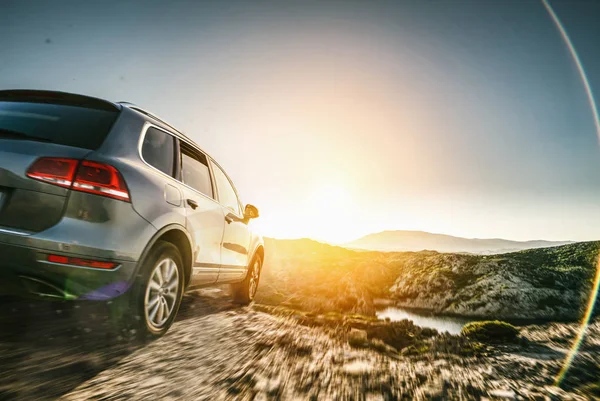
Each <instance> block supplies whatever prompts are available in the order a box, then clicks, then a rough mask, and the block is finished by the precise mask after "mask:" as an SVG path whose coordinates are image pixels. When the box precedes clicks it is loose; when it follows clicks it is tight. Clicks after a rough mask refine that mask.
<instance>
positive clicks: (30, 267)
mask: <svg viewBox="0 0 600 401" xmlns="http://www.w3.org/2000/svg"><path fill="white" fill-rule="evenodd" d="M28 242H30V243H31V245H32V246H20V245H15V244H9V243H3V242H0V294H3V295H16V296H26V297H36V298H37V297H41V298H54V299H66V300H69V299H88V300H108V299H112V298H115V297H118V296H119V295H121V294H123V293H125V292H127V291H128V290H129V288H130V287H131V283H132V278H133V276H134V273H135V270H136V265H137V263H136V262H133V261H122V260H115V259H111V258H110V257H109V255H107V256H108V257H107V258H103V259H98V258H97V257H94V259H95V260H106V261H112V262H117V263H119V266H118V267H116V268H115V269H112V270H102V269H93V268H87V267H80V266H73V265H61V264H57V263H51V262H48V261H47V257H48V255H49V254H51V253H52V254H58V255H64V256H76V257H81V255H75V254H69V253H65V252H56V251H50V250H47V249H43V248H37V247H35V245H36V241H35V240H33V239H31V238H29V240H28ZM110 253H112V252H110Z"/></svg>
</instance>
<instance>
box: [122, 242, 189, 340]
mask: <svg viewBox="0 0 600 401" xmlns="http://www.w3.org/2000/svg"><path fill="white" fill-rule="evenodd" d="M183 275H184V273H183V261H182V259H181V254H180V253H179V250H178V249H177V247H176V246H175V245H173V244H171V243H169V242H163V241H160V242H158V243H157V244H156V245H155V246H154V248H153V249H152V251H150V253H149V255H148V257H147V258H146V260H145V261H144V264H143V265H142V266H141V271H140V274H139V275H138V277H137V280H136V283H135V284H134V287H133V288H132V289H131V292H130V295H129V300H128V304H129V305H130V307H131V309H132V311H133V317H131V315H130V316H129V319H128V320H129V322H127V323H128V324H127V325H128V326H129V327H131V328H133V329H134V330H135V331H133V332H132V334H133V335H134V336H135V337H137V338H139V339H153V338H158V337H160V336H162V335H163V334H165V333H166V332H167V330H168V329H169V327H171V325H172V324H173V322H174V321H175V317H176V315H177V311H178V310H179V306H180V305H181V298H182V296H183V283H184V280H183Z"/></svg>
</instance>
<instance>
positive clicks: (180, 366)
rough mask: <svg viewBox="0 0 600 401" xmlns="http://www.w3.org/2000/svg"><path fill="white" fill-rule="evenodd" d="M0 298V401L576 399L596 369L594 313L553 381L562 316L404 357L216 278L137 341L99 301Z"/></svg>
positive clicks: (564, 337) (569, 332) (564, 329)
mask: <svg viewBox="0 0 600 401" xmlns="http://www.w3.org/2000/svg"><path fill="white" fill-rule="evenodd" d="M4 305H5V306H7V308H4V312H2V316H0V327H1V328H2V330H1V335H2V337H1V339H0V400H41V401H44V400H56V399H60V400H152V399H160V400H269V399H272V400H336V399H340V400H395V399H437V400H444V399H486V398H487V399H534V400H535V399H539V400H544V399H576V400H586V399H592V398H593V397H594V395H593V393H590V392H588V393H585V394H584V393H583V392H582V389H583V386H584V385H586V384H589V383H591V382H593V381H594V380H596V381H597V380H598V377H600V352H599V351H600V324H599V323H596V324H594V325H593V326H592V327H591V329H590V332H589V335H588V337H587V340H586V342H585V344H584V346H583V347H582V349H581V352H580V354H579V357H578V358H577V359H576V363H575V367H574V368H573V370H572V371H571V374H570V375H569V376H567V381H566V384H567V386H566V388H567V390H563V389H559V388H556V387H553V386H552V382H553V378H554V376H555V374H556V372H557V371H558V370H559V368H560V366H561V362H562V360H563V358H564V355H565V352H566V349H567V348H568V346H569V341H570V340H571V339H572V338H573V335H574V333H575V330H574V326H570V325H561V324H550V325H545V326H529V327H527V328H525V329H523V331H522V332H523V334H524V335H525V336H526V337H527V338H528V339H529V340H530V341H531V343H530V345H529V346H527V347H523V346H521V345H515V346H504V347H491V348H490V349H489V350H488V352H486V353H485V355H483V356H479V357H469V358H465V357H459V356H457V355H450V354H448V355H445V354H435V355H434V354H423V355H418V356H410V357H408V356H401V355H396V356H391V355H382V354H379V353H377V352H375V351H372V350H357V349H352V348H350V347H349V346H348V344H347V343H346V342H345V341H343V339H342V338H338V337H336V336H332V335H330V333H329V334H328V333H327V332H325V331H324V330H322V329H320V328H309V327H304V326H301V325H299V324H297V323H296V322H294V321H292V320H290V319H283V318H279V317H276V316H271V315H269V314H265V313H262V312H258V311H256V310H254V309H252V308H251V307H250V308H236V307H234V306H233V305H232V304H231V303H230V302H229V298H228V297H227V296H226V294H225V293H224V292H222V291H221V290H219V289H215V290H201V291H196V292H193V293H191V294H188V295H186V297H185V299H184V304H183V305H182V308H181V311H180V316H179V318H178V321H177V322H176V323H175V324H174V326H173V327H172V328H171V330H170V331H169V333H168V334H167V335H166V336H165V337H163V338H161V339H160V340H157V341H155V342H153V343H151V344H148V345H146V346H143V347H142V346H138V347H135V346H131V345H129V344H128V343H127V342H126V341H125V340H123V339H120V338H118V337H114V334H109V333H110V331H107V330H106V328H108V327H110V319H107V318H105V317H103V316H105V314H103V313H102V312H103V309H102V306H101V305H94V306H85V307H79V308H74V307H73V306H72V305H64V304H48V303H44V304H41V303H22V302H21V303H14V304H11V303H8V302H5V303H4ZM599 399H600V398H599Z"/></svg>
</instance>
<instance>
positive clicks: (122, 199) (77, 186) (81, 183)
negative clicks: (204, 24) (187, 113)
mask: <svg viewBox="0 0 600 401" xmlns="http://www.w3.org/2000/svg"><path fill="white" fill-rule="evenodd" d="M123 118H124V117H123V116H122V110H121V106H119V105H115V104H113V103H109V102H105V101H102V100H99V99H94V98H89V97H84V96H78V95H71V94H64V93H59V92H40V91H0V293H1V294H14V295H36V296H42V297H54V298H61V299H75V298H84V299H110V298H113V297H115V296H118V295H120V294H122V293H124V292H126V291H127V289H128V288H129V287H130V285H131V281H132V279H133V277H134V274H135V269H136V265H137V261H138V258H139V256H140V254H141V252H142V250H143V247H144V245H145V241H147V239H148V238H149V237H150V236H151V235H152V234H153V232H155V229H154V227H152V225H150V224H149V223H148V222H147V221H146V220H144V219H143V218H142V217H141V216H140V215H139V214H138V213H136V211H135V209H134V208H133V206H132V203H131V202H132V196H134V195H133V194H131V192H130V189H129V187H128V185H127V177H126V176H125V175H124V174H123V171H130V170H132V169H135V166H131V163H129V161H128V160H126V158H125V159H124V158H122V157H121V158H114V159H113V158H111V155H110V154H106V152H104V153H103V152H102V151H101V149H102V147H103V144H104V143H105V142H106V141H107V140H108V139H107V138H111V139H112V141H113V143H112V144H111V146H110V147H112V148H114V147H115V146H118V144H119V135H120V133H119V132H118V131H119V130H120V128H119V127H120V126H123V125H126V124H127V121H122V120H123ZM115 131H117V132H115ZM122 142H123V143H129V142H132V141H129V142H128V141H122ZM110 147H109V148H110ZM132 153H133V150H132Z"/></svg>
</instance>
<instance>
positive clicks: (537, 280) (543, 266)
mask: <svg viewBox="0 0 600 401" xmlns="http://www.w3.org/2000/svg"><path fill="white" fill-rule="evenodd" d="M598 245H599V243H597V242H586V243H577V244H569V245H564V246H560V247H552V248H542V249H532V250H526V251H521V252H515V253H509V254H502V255H465V254H443V253H437V252H431V251H424V252H402V253H391V252H374V251H373V252H363V251H351V250H348V249H345V248H341V247H333V246H330V245H326V244H321V243H318V242H315V241H311V240H307V239H304V240H273V239H268V240H267V243H266V249H267V255H266V260H265V268H264V271H263V277H262V279H261V287H260V289H259V293H258V295H257V296H258V301H259V302H262V303H265V304H270V305H284V306H288V307H293V308H298V309H304V310H309V311H314V312H319V313H320V312H327V311H339V312H350V313H362V314H367V315H368V314H373V313H374V310H375V309H374V307H373V299H375V298H392V299H394V300H395V301H396V302H397V303H398V304H399V305H401V306H404V307H411V308H418V309H424V310H429V311H433V312H436V313H445V314H457V315H466V316H480V317H486V318H501V319H511V318H524V319H537V318H540V319H549V320H562V319H566V320H574V319H578V318H579V317H580V316H581V311H582V309H583V308H584V307H585V304H586V302H587V299H588V293H589V290H590V288H591V284H592V283H591V281H592V278H593V276H594V272H595V261H596V258H597V256H598Z"/></svg>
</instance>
